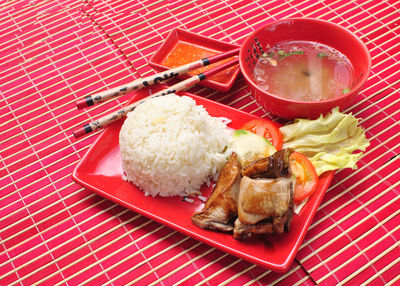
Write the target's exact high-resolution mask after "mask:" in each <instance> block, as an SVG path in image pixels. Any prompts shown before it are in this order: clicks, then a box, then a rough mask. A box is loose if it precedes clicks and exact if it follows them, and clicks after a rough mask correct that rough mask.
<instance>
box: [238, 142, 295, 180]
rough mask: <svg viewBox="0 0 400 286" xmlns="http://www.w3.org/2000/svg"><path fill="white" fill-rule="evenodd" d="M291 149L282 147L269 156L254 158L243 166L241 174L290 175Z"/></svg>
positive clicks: (259, 175) (253, 175)
mask: <svg viewBox="0 0 400 286" xmlns="http://www.w3.org/2000/svg"><path fill="white" fill-rule="evenodd" d="M292 152H293V151H292V150H291V149H282V150H279V151H277V152H275V153H274V154H273V155H271V156H269V157H264V158H261V159H258V160H255V161H253V162H251V163H250V164H248V165H247V166H244V168H243V170H242V175H243V176H247V177H251V178H279V177H288V176H290V161H289V156H290V154H291V153H292Z"/></svg>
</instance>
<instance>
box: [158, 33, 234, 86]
mask: <svg viewBox="0 0 400 286" xmlns="http://www.w3.org/2000/svg"><path fill="white" fill-rule="evenodd" d="M220 53H221V51H216V50H212V49H207V48H205V47H201V46H197V45H194V44H191V43H187V42H184V41H178V42H177V44H176V45H175V47H174V48H173V49H172V50H171V51H170V53H169V54H168V55H167V56H166V58H165V59H164V60H163V61H162V63H161V64H162V65H164V66H167V67H169V68H175V67H178V66H181V65H184V64H187V63H190V62H193V61H195V60H200V59H203V58H207V57H210V56H214V55H217V54H220ZM231 60H233V57H231V58H228V59H225V60H221V61H219V62H217V63H214V64H210V65H208V66H205V67H202V68H199V69H196V70H194V71H191V72H189V74H191V75H196V74H199V73H202V72H204V71H206V70H209V69H212V68H213V67H216V66H218V65H221V64H223V63H226V62H228V61H231ZM235 69H236V66H233V67H230V68H228V69H226V70H224V71H221V72H219V73H217V74H215V75H213V76H210V77H209V78H208V79H209V80H213V81H217V82H220V83H227V82H228V81H229V79H230V78H231V77H232V76H233V74H234V72H235Z"/></svg>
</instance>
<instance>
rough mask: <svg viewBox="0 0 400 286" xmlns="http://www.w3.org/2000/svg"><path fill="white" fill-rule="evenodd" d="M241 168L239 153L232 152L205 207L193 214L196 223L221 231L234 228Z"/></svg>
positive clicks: (193, 220) (202, 226)
mask: <svg viewBox="0 0 400 286" xmlns="http://www.w3.org/2000/svg"><path fill="white" fill-rule="evenodd" d="M241 169H242V167H241V165H240V163H239V160H238V157H237V155H236V154H235V153H232V155H231V157H230V158H229V160H228V162H227V163H226V164H225V166H224V167H223V168H222V170H221V173H220V175H219V178H218V181H217V184H216V186H215V188H214V190H213V192H212V193H211V195H210V197H209V198H208V200H207V202H206V204H205V205H204V207H203V209H202V210H201V211H200V212H197V213H195V214H194V215H193V216H192V222H193V223H194V224H195V225H197V226H199V227H201V228H205V229H217V230H221V231H231V230H232V229H233V219H234V218H235V217H236V216H237V212H238V205H237V199H238V196H239V186H240V177H241V176H240V172H241Z"/></svg>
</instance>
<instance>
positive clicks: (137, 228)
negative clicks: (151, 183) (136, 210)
mask: <svg viewBox="0 0 400 286" xmlns="http://www.w3.org/2000/svg"><path fill="white" fill-rule="evenodd" d="M135 217H140V215H136V216H135ZM130 221H133V220H132V219H130ZM152 222H153V221H152V220H150V219H149V220H147V221H145V222H144V223H142V224H141V225H139V226H136V227H134V228H132V229H131V230H129V231H126V232H125V233H124V234H122V235H120V236H119V237H117V238H115V239H113V240H111V241H109V242H107V243H105V244H103V245H102V246H100V247H99V248H96V249H94V250H93V251H91V252H90V253H88V254H86V255H84V256H82V257H80V258H79V259H77V260H74V261H73V262H71V263H70V264H68V265H66V266H64V267H62V268H60V269H58V270H57V271H56V272H54V273H52V274H50V275H48V276H46V277H44V278H42V279H41V280H39V281H36V282H35V283H34V284H33V285H39V284H40V283H43V282H44V281H47V280H49V279H50V278H51V277H53V276H55V275H57V274H59V273H61V272H62V271H65V270H66V269H68V268H70V267H71V266H74V265H75V264H77V263H79V262H81V261H82V260H84V259H86V258H88V257H90V256H92V255H95V254H96V253H97V252H99V251H100V250H102V249H105V248H106V247H108V246H110V245H112V244H114V243H117V242H118V240H121V239H122V238H124V237H126V236H129V235H131V234H132V233H134V232H135V231H137V230H139V229H141V228H142V227H144V226H146V225H148V224H150V223H152ZM124 225H125V224H124ZM124 225H123V224H122V223H121V224H120V225H118V226H116V228H118V227H123V226H124ZM162 228H164V226H162V225H160V226H159V227H157V228H155V229H153V230H152V231H149V232H148V233H146V234H145V235H143V236H141V237H139V238H138V239H135V240H133V241H132V242H130V243H129V244H125V245H123V246H122V248H120V249H118V251H119V252H121V251H123V250H125V249H127V248H128V247H130V246H132V245H134V244H136V243H137V242H139V241H141V240H142V239H145V238H146V237H148V236H150V235H152V234H153V233H155V232H157V231H159V230H160V229H162ZM70 254H71V253H66V254H64V255H63V256H62V257H61V258H60V259H62V258H64V257H67V256H68V255H70ZM106 257H108V255H107V256H106ZM57 259H59V258H57ZM104 260H105V259H104V258H102V259H98V260H97V261H96V264H100V263H101V262H103V261H104ZM57 261H58V260H57ZM57 261H56V260H54V261H53V263H54V262H57ZM75 274H76V273H75ZM75 276H76V275H75ZM75 276H73V277H75ZM73 277H68V278H69V280H70V279H72V278H73ZM65 282H66V281H65V280H64V281H63V283H65Z"/></svg>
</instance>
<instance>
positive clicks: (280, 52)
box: [278, 50, 286, 56]
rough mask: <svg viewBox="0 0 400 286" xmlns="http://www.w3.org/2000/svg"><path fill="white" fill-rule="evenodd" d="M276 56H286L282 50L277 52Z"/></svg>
mask: <svg viewBox="0 0 400 286" xmlns="http://www.w3.org/2000/svg"><path fill="white" fill-rule="evenodd" d="M278 55H280V56H284V55H286V53H285V52H284V51H282V50H279V51H278Z"/></svg>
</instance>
